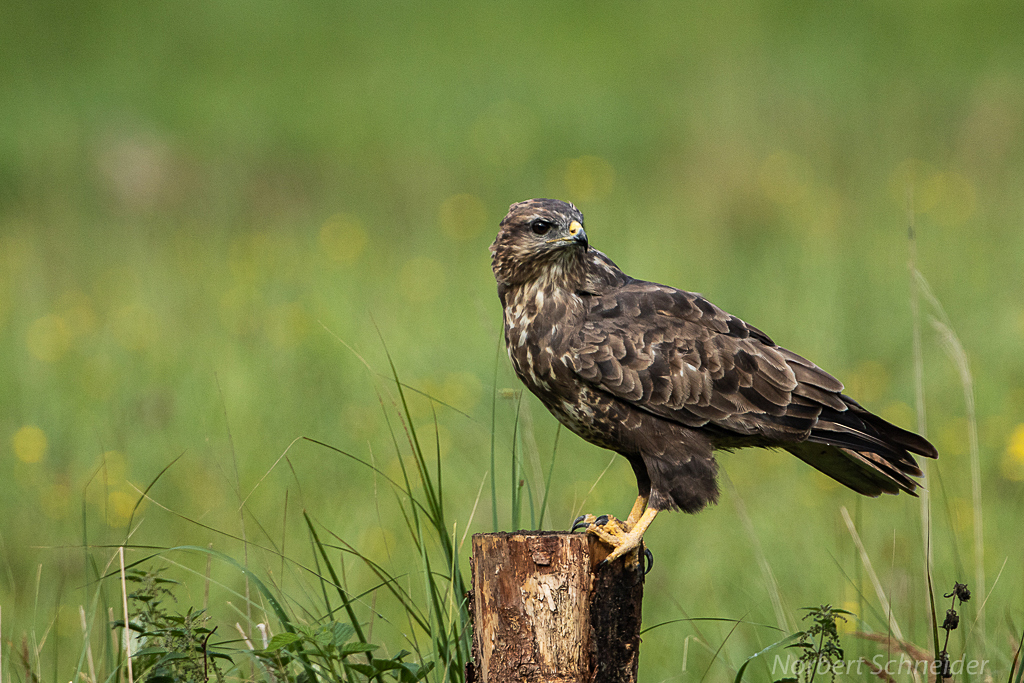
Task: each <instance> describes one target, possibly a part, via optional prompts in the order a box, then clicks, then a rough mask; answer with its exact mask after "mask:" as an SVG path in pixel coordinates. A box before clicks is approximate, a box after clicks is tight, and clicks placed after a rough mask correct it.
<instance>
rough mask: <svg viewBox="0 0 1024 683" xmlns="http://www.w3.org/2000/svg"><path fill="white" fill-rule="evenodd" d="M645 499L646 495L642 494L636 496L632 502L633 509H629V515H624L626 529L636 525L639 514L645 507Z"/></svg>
mask: <svg viewBox="0 0 1024 683" xmlns="http://www.w3.org/2000/svg"><path fill="white" fill-rule="evenodd" d="M647 499H648V497H647V496H645V495H642V494H641V495H639V496H637V497H636V502H635V503H633V509H632V510H630V511H629V517H626V529H632V528H633V527H634V526H636V523H637V521H638V520H639V519H640V515H642V514H643V512H644V510H646V509H647Z"/></svg>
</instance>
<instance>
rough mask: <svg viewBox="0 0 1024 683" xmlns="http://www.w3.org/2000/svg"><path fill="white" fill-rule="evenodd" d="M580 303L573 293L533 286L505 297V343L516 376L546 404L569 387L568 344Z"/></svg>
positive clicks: (577, 325) (577, 320) (576, 327)
mask: <svg viewBox="0 0 1024 683" xmlns="http://www.w3.org/2000/svg"><path fill="white" fill-rule="evenodd" d="M581 319H582V303H581V302H580V300H579V297H578V296H576V295H575V294H574V293H571V292H565V291H563V290H559V289H556V288H550V287H543V286H540V285H539V284H536V283H534V284H532V285H527V286H523V287H517V288H515V289H514V290H512V291H510V292H509V293H508V295H507V296H506V298H505V343H506V346H507V348H508V355H509V359H510V360H511V361H512V366H513V367H514V368H515V371H516V374H517V375H519V378H520V379H521V380H522V381H523V382H524V383H525V384H526V386H527V387H528V388H529V389H530V390H531V391H533V393H535V394H537V395H538V396H540V397H541V399H542V400H545V403H547V402H548V398H546V396H545V395H546V394H552V393H555V394H557V393H560V392H559V388H560V387H562V388H564V387H568V386H569V385H571V384H572V382H571V381H570V379H571V372H572V370H571V356H569V355H568V353H569V342H570V340H571V338H572V335H573V334H574V333H575V332H576V331H578V330H579V328H580V326H581V324H582V323H581Z"/></svg>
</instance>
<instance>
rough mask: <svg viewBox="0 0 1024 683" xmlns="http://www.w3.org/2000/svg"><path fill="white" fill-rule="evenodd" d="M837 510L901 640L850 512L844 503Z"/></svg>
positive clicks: (897, 626)
mask: <svg viewBox="0 0 1024 683" xmlns="http://www.w3.org/2000/svg"><path fill="white" fill-rule="evenodd" d="M839 512H840V514H842V516H843V521H844V522H846V528H847V530H848V531H849V532H850V536H851V537H852V538H853V543H854V545H856V546H857V551H858V552H859V553H860V561H861V563H862V564H863V565H864V570H865V571H866V572H867V573H868V578H869V579H871V585H872V586H874V588H875V594H876V595H877V596H878V602H879V603H880V604H881V606H882V611H883V612H885V615H886V618H887V620H888V622H889V627H890V628H892V633H893V635H894V636H896V639H897V640H900V641H902V640H903V631H901V630H900V625H899V624H898V623H896V617H895V616H894V615H893V613H892V607H891V605H890V604H889V599H888V598H886V596H885V591H884V590H883V589H882V582H881V581H879V580H878V574H876V573H875V568H874V566H873V565H872V564H871V558H870V557H868V551H867V550H865V548H864V543H863V542H862V541H861V540H860V534H858V533H857V527H855V526H854V525H853V520H852V519H850V513H849V511H847V509H846V506H845V505H843V506H841V507H840V508H839Z"/></svg>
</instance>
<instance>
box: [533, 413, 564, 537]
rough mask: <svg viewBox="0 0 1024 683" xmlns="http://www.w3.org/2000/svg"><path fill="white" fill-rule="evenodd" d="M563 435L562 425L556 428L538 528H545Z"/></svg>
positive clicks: (545, 479)
mask: <svg viewBox="0 0 1024 683" xmlns="http://www.w3.org/2000/svg"><path fill="white" fill-rule="evenodd" d="M561 434H562V423H558V427H557V428H555V445H554V446H553V447H552V448H551V464H550V465H548V474H547V476H546V477H544V497H543V498H541V501H540V519H539V520H537V528H538V529H543V528H544V513H546V512H547V509H548V493H549V492H550V491H551V475H552V474H554V472H555V460H557V459H558V437H559V436H561Z"/></svg>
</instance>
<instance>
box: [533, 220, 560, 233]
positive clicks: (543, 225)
mask: <svg viewBox="0 0 1024 683" xmlns="http://www.w3.org/2000/svg"><path fill="white" fill-rule="evenodd" d="M553 227H555V224H554V223H552V222H551V221H546V220H544V219H543V218H537V219H535V220H533V221H532V222H531V223H530V228H531V229H532V230H533V232H534V233H535V234H537V235H545V234H547V232H548V230H551V228H553Z"/></svg>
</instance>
